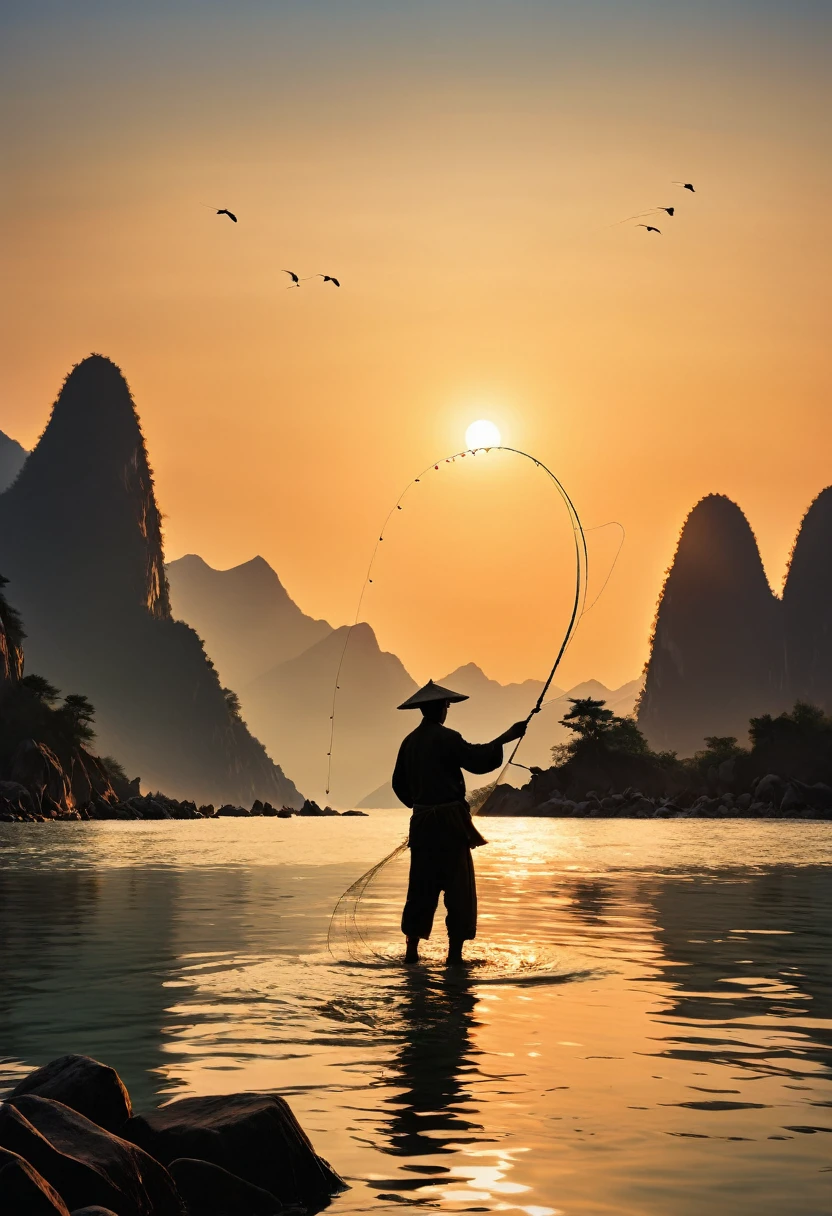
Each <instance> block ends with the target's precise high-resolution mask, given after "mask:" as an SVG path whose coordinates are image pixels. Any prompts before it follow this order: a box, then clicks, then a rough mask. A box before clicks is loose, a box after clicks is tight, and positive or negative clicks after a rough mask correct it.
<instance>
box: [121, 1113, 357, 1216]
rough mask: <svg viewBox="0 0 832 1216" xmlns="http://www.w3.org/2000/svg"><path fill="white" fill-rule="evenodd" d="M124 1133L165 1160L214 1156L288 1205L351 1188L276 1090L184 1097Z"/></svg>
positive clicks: (214, 1161)
mask: <svg viewBox="0 0 832 1216" xmlns="http://www.w3.org/2000/svg"><path fill="white" fill-rule="evenodd" d="M125 1134H126V1135H127V1136H129V1138H130V1139H131V1140H132V1141H133V1142H134V1143H135V1144H138V1145H140V1146H141V1147H142V1148H143V1149H145V1150H146V1151H147V1152H148V1153H151V1154H152V1155H153V1156H154V1157H156V1159H157V1160H159V1161H161V1162H163V1163H164V1164H165V1165H168V1164H170V1162H172V1161H175V1160H176V1159H177V1158H179V1157H196V1158H199V1159H200V1160H201V1161H210V1162H211V1163H212V1164H213V1165H219V1166H221V1167H222V1168H223V1169H225V1170H228V1171H230V1172H231V1173H233V1174H237V1175H238V1176H239V1177H241V1178H244V1179H245V1180H246V1182H251V1183H253V1184H254V1185H255V1186H259V1187H263V1188H264V1189H265V1190H267V1191H269V1192H271V1194H273V1195H276V1196H277V1197H278V1199H280V1200H281V1202H282V1203H297V1202H300V1203H306V1202H307V1201H309V1200H319V1199H323V1198H325V1197H327V1196H330V1195H334V1194H336V1193H337V1192H339V1191H341V1190H344V1189H346V1184H345V1183H344V1182H343V1181H342V1179H341V1178H339V1177H338V1175H337V1174H336V1173H335V1171H334V1170H333V1169H332V1167H331V1166H330V1165H329V1164H328V1163H327V1162H326V1161H324V1160H323V1158H322V1157H319V1156H318V1155H317V1154H316V1152H315V1150H314V1148H313V1147H312V1145H311V1143H310V1141H309V1139H308V1137H307V1136H306V1134H305V1132H304V1131H303V1129H302V1128H301V1126H300V1124H299V1123H298V1121H297V1120H296V1119H295V1116H294V1115H293V1114H292V1111H291V1108H290V1107H289V1104H288V1103H287V1102H285V1101H284V1099H283V1098H279V1097H277V1095H270V1094H228V1095H225V1096H219V1097H211V1098H182V1099H180V1100H179V1101H177V1102H171V1103H169V1104H168V1105H167V1106H162V1107H160V1108H159V1109H158V1110H155V1111H153V1112H152V1113H150V1114H147V1115H139V1116H135V1117H134V1118H133V1119H131V1120H130V1122H129V1124H128V1125H127V1129H126V1132H125Z"/></svg>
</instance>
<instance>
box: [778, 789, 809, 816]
mask: <svg viewBox="0 0 832 1216" xmlns="http://www.w3.org/2000/svg"><path fill="white" fill-rule="evenodd" d="M805 805H806V799H805V798H804V796H803V794H802V793H801V791H800V790H799V789H797V787H796V786H795V785H793V784H792V782H789V784H788V785H787V786H786V789H785V791H784V793H783V797H782V798H781V799H780V814H781V815H788V814H789V812H790V811H796V810H799V809H800V808H802V807H804V806H805Z"/></svg>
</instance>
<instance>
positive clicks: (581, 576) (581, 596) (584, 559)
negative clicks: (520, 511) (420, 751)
mask: <svg viewBox="0 0 832 1216" xmlns="http://www.w3.org/2000/svg"><path fill="white" fill-rule="evenodd" d="M491 451H497V452H511V453H512V454H513V455H515V456H522V457H523V458H524V459H525V460H530V461H531V462H532V464H534V465H535V466H536V467H537V468H539V469H542V470H543V472H544V473H546V475H547V476H548V477H549V479H550V480H551V481H552V483H553V484H554V486H555V487H556V489H557V491H558V493H559V494H560V496H561V498H562V500H563V502H564V505H565V506H566V509H567V513H568V515H569V520H570V523H571V525H572V532H573V536H574V540H575V567H576V569H575V595H574V599H573V605H572V612H571V615H570V618H569V624H568V626H567V630H566V634H565V635H564V639H563V642H562V643H561V645H560V648H559V650H558V653H557V656H556V658H555V661H554V663H553V665H552V668H551V670H550V672H549V674H548V676H547V678H546V681H545V683H544V685H543V688H542V689H541V693H540V696H539V697H538V699H537V702H536V704H535V705H534V707H533V708H532V709H531V710H530V712H529V714H528V717H527V718H526V719H525V721H526V723H528V722H530V721H531V719H532V717H533V716H534V714H536V713H538V712H539V710H540V707H541V705H542V703H543V699H544V698H545V696H546V693H547V692H548V690H549V687H550V685H551V683H552V680H553V679H554V678H555V673H556V671H557V669H558V666H559V665H560V662H561V659H562V658H563V655H564V653H565V651H566V647H567V645H568V644H569V641H570V640H571V637H572V634H573V633H574V631H575V629H576V627H577V623H578V620H579V619H580V616H582V615H583V607H584V605H585V603H586V591H587V580H588V572H589V553H588V550H587V543H586V535H585V533H584V529H583V526H582V524H581V520H580V517H579V515H578V512H577V510H576V508H575V504H574V503H573V502H572V499H571V498H570V497H569V495H568V493H567V492H566V488H565V487H564V485H563V483H562V482H561V481H560V480H559V478H558V477H556V476H555V474H554V473H553V472H552V470H551V469H550V468H548V466H547V465H545V464H544V463H543V461H542V460H538V459H537V457H536V456H532V455H530V454H529V453H528V452H524V451H522V449H521V448H513V447H509V446H508V445H505V444H498V445H495V446H494V447H493V448H491V447H479V448H466V449H465V450H464V451H462V452H455V453H454V454H453V455H452V456H445V457H440V459H439V460H438V461H431V463H430V464H429V465H426V466H425V467H424V469H422V471H421V472H420V473H419V474H418V476H416V477H413V478H411V480H410V481H409V482H408V483H407V485H406V486H405V488H404V489H403V490H402V492H401V494H399V497H398V498H397V499H396V501H395V503H394V504H393V506H392V507H391V508H390V510H389V511H388V513H387V516H386V518H385V520H384V523H383V525H382V527H381V531H380V532H379V537H378V540H377V541H376V543H375V546H374V548H373V552H372V555H371V557H370V562H369V565H368V566H367V573H366V575H365V577H364V582H363V584H362V587H361V593H360V595H359V597H358V604H357V605H356V610H355V616H354V618H353V621H352V623H351V624H350V625H349V626H348V628H347V633H346V637H345V638H344V645H343V648H342V650H341V655H340V658H339V660H338V666H337V668H336V673H335V683H334V686H333V690H332V704H331V713H330V715H329V722H330V727H329V748H328V751H327V776H326V794H327V796H329V794H330V792H331V788H332V752H333V750H334V741H335V712H336V706H337V698H338V693H339V692H340V683H339V680H340V677H341V671H342V670H343V666H344V659H345V658H346V654H347V647H348V646H349V643H350V638H351V636H352V631H353V629H355V627H356V625H357V624H358V618H359V616H360V615H361V608H362V605H363V603H364V596H365V594H366V592H367V589H368V587H369V586H370V584H371V583H372V581H373V580H372V577H371V576H372V572H373V567H374V565H375V561H376V558H377V556H378V550H379V546H380V545H381V543H382V542H383V540H384V533H385V531H386V529H387V526H388V524H389V523H390V520H391V519H392V518H393V516H394V514H395V513H396V511H401V510H402V505H401V504H402V501H403V499H404V498H405V496H406V495H407V493H408V491H409V490H411V489H412V487H413V486H414V485H416V484H417V483H419V482H420V481H421V479H422V478H423V477H424V476H425V474H426V473H429V472H430V471H431V470H434V471H435V472H438V471H439V468H440V467H441V465H442V464H452V463H453V462H454V461H455V460H456V459H457V458H460V459H463V460H464V458H465V457H466V456H469V455H470V456H475V455H476V454H477V453H478V452H486V453H488V452H491ZM520 743H521V740H519V739H518V740H517V742H516V744H515V746H514V749H513V751H512V753H511V755H510V756H509V759H508V761H507V762H506V764H505V766H504V768H503V770H502V772H501V774H500V777H499V778H498V779H497V784H499V782H500V779H501V778H502V776H503V775H504V773H505V771H506V769H507V768H508V766H509V765H510V764H511V763H512V761H513V760H514V756H515V755H516V753H517V749H518V748H519V746H520Z"/></svg>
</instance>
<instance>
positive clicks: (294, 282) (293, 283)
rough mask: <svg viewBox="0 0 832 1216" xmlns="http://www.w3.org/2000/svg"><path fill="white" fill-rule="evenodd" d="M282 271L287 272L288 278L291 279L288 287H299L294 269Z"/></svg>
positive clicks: (298, 280)
mask: <svg viewBox="0 0 832 1216" xmlns="http://www.w3.org/2000/svg"><path fill="white" fill-rule="evenodd" d="M283 273H284V274H288V276H289V278H290V279H291V280H292V281H291V283H290V284H289V287H300V279H299V278H298V276H297V275H296V274H295V272H294V270H284V271H283ZM287 290H288V288H287Z"/></svg>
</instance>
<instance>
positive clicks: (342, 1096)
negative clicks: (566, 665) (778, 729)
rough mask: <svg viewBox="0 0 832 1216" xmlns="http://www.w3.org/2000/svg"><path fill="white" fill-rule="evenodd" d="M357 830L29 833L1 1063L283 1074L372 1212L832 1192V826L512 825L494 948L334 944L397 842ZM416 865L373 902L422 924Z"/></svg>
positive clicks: (16, 864)
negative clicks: (821, 829) (357, 881)
mask: <svg viewBox="0 0 832 1216" xmlns="http://www.w3.org/2000/svg"><path fill="white" fill-rule="evenodd" d="M134 826H136V827H137V826H139V825H127V827H128V828H132V827H134ZM164 826H167V825H164ZM194 826H195V827H197V828H200V829H201V832H200V833H199V834H198V833H196V832H191V834H190V835H188V832H190V831H191V829H192V828H193V827H194ZM354 826H355V830H356V832H361V831H365V832H366V833H367V835H366V837H365V843H364V845H363V846H362V847H363V848H364V849H365V855H363V856H362V855H361V854H360V850H357V849H356V846H355V841H356V839H359V837H357V836H350V837H347V836H346V835H345V848H346V845H347V843H348V842H349V841H352V842H353V843H352V844H351V845H350V847H351V848H353V849H355V850H356V855H354V856H352V857H351V858H349V859H347V860H339V862H338V863H337V864H325V865H320V864H318V865H315V864H312V862H311V861H310V855H314V851H315V850H316V849H317V851H318V853H319V854H320V855H321V856H323V857H326V856H327V855H331V853H332V851H333V843H332V839H331V836H330V834H331V833H332V831H333V828H332V826H331V824H325V825H323V827H322V826H321V825H320V824H316V823H315V822H314V821H310V822H308V823H297V824H291V825H290V827H291V829H292V831H295V830H297V837H296V838H295V841H294V843H293V842H292V838H291V837H289V836H288V835H285V834H284V835H281V836H277V835H275V836H268V835H266V834H265V833H266V832H274V833H278V832H280V833H287V832H288V830H289V829H287V828H284V827H283V825H282V821H281V823H280V824H278V825H277V826H276V827H275V826H274V825H268V826H267V827H264V828H262V829H261V828H259V827H258V828H256V829H255V825H247V824H239V823H237V824H235V823H233V822H230V821H229V823H228V824H227V825H212V830H214V831H216V832H217V833H218V836H217V837H213V838H210V840H209V839H206V836H205V829H204V827H202V825H199V824H197V825H188V824H184V825H170V831H169V832H168V835H167V836H165V835H164V833H163V831H162V829H161V827H160V825H151V827H150V828H148V829H144V831H145V832H146V833H147V834H146V835H145V836H143V837H142V836H140V835H139V834H138V833H135V834H132V835H131V834H130V832H129V831H126V830H125V831H124V832H121V831H116V830H115V829H114V833H113V836H112V837H109V836H108V835H107V834H106V833H101V834H100V835H98V834H96V833H89V834H88V835H86V836H82V835H81V834H80V833H79V834H78V836H77V837H76V838H75V839H76V840H77V841H78V842H83V843H84V845H85V847H86V848H87V849H88V850H89V855H84V854H82V853H81V851H80V843H78V844H76V843H73V838H72V837H70V836H65V837H55V839H56V841H58V842H62V843H60V847H56V850H55V854H54V856H53V858H52V861H51V862H50V860H49V857H48V855H46V853H45V852H44V850H43V849H42V848H41V850H40V851H39V852H37V853H36V854H32V853H29V852H27V851H26V850H24V849H19V850H18V852H17V853H16V854H15V855H14V859H13V861H11V860H10V854H9V852H4V853H0V858H2V859H3V860H4V865H3V867H2V868H0V918H2V920H1V921H0V923H2V925H3V932H2V933H0V968H2V971H1V972H0V974H2V982H0V1087H2V1085H3V1083H4V1081H5V1082H6V1083H9V1082H11V1081H12V1080H13V1079H14V1077H15V1076H16V1075H18V1074H19V1073H21V1072H23V1071H25V1070H26V1069H28V1068H31V1067H34V1066H35V1065H37V1064H40V1063H42V1062H44V1061H45V1060H46V1059H49V1058H50V1057H53V1056H55V1055H58V1054H60V1053H61V1052H64V1051H70V1050H74V1051H78V1050H80V1051H85V1052H89V1053H90V1054H93V1055H97V1056H99V1057H101V1058H104V1059H106V1060H107V1061H109V1062H112V1063H113V1064H114V1065H115V1066H116V1067H117V1068H118V1069H119V1071H121V1072H122V1074H123V1075H124V1077H125V1080H126V1081H127V1083H128V1085H129V1087H130V1089H131V1092H132V1093H133V1095H134V1098H135V1100H136V1104H137V1106H139V1107H142V1106H147V1105H149V1104H150V1103H151V1102H153V1101H158V1100H160V1099H163V1098H164V1097H166V1096H169V1095H172V1094H175V1093H177V1092H187V1093H191V1092H202V1093H207V1092H230V1091H234V1090H237V1089H247V1088H263V1089H276V1090H279V1091H282V1092H284V1093H286V1094H287V1095H288V1096H289V1097H290V1100H291V1102H292V1104H293V1106H294V1107H295V1109H296V1110H297V1112H298V1115H299V1117H300V1118H301V1121H302V1123H303V1124H304V1126H305V1127H307V1129H308V1130H309V1132H310V1134H311V1135H312V1138H313V1140H314V1142H315V1144H316V1146H317V1147H318V1148H319V1150H320V1151H322V1152H324V1153H325V1154H326V1155H327V1156H328V1157H329V1158H331V1159H332V1160H333V1161H334V1163H335V1164H336V1165H337V1167H338V1168H340V1169H341V1170H342V1171H343V1172H344V1173H346V1174H348V1175H349V1176H350V1178H351V1179H352V1181H353V1184H354V1186H353V1190H352V1191H351V1192H348V1193H347V1194H346V1195H345V1196H343V1197H341V1198H339V1199H338V1200H337V1201H336V1203H335V1205H334V1209H333V1210H335V1209H340V1210H341V1211H343V1212H344V1213H346V1212H353V1211H354V1212H358V1211H362V1210H366V1208H367V1206H376V1207H388V1208H391V1207H392V1206H393V1205H394V1204H401V1203H409V1204H413V1203H415V1204H419V1205H424V1204H428V1205H431V1206H439V1207H443V1208H448V1209H450V1210H454V1211H459V1210H477V1209H480V1210H483V1209H485V1210H489V1211H499V1210H516V1209H519V1210H522V1211H523V1212H525V1213H526V1216H553V1214H554V1213H556V1212H564V1213H567V1212H569V1213H572V1212H575V1213H577V1212H586V1213H596V1212H608V1213H613V1212H622V1211H631V1212H639V1213H645V1214H646V1216H659V1214H660V1213H662V1214H664V1213H666V1212H667V1211H670V1210H672V1211H673V1212H674V1216H693V1214H694V1213H696V1214H697V1216H698V1214H699V1212H701V1209H702V1207H703V1206H704V1205H706V1204H710V1205H711V1206H712V1207H714V1209H715V1210H717V1211H719V1210H724V1204H723V1201H724V1195H725V1193H730V1194H731V1197H732V1199H731V1210H732V1216H733V1213H738V1214H740V1216H745V1214H746V1213H748V1216H750V1214H751V1213H752V1212H753V1213H754V1216H774V1213H775V1212H776V1213H778V1216H779V1214H780V1213H782V1212H783V1211H789V1212H790V1214H791V1213H794V1214H795V1216H817V1213H819V1212H821V1211H826V1210H830V1207H832V1204H830V1203H829V1195H828V1188H829V1184H830V1182H832V1174H830V1173H829V1172H827V1173H823V1171H824V1170H825V1168H826V1166H827V1165H828V1160H829V1152H830V1149H831V1148H832V1117H831V1116H830V1102H832V831H828V832H827V835H826V837H821V836H820V835H818V834H817V832H815V835H814V836H812V835H811V834H807V835H806V836H805V837H802V838H801V840H800V847H801V849H803V850H806V851H807V852H808V848H809V845H810V844H811V847H812V848H814V849H815V854H814V860H812V858H810V857H809V856H805V857H804V856H800V855H798V853H797V851H796V842H795V841H794V840H793V841H792V842H791V845H790V847H791V849H792V852H791V853H789V852H788V850H784V848H783V843H782V841H779V840H778V839H777V837H776V835H775V834H774V833H767V832H766V831H765V830H763V831H761V832H758V833H757V835H753V834H751V832H750V829H753V828H754V826H755V825H743V829H742V830H743V831H745V832H746V837H745V839H744V840H743V841H739V843H738V842H737V841H736V840H732V839H731V838H730V837H728V836H726V835H722V836H720V828H715V829H714V831H715V835H714V836H713V837H711V838H710V839H709V840H708V841H707V842H702V841H701V840H699V839H698V838H697V837H696V835H695V833H696V832H697V831H698V829H697V827H696V825H665V824H662V825H633V827H632V833H631V835H630V839H628V840H627V841H626V842H623V841H621V839H620V835H619V834H620V831H621V828H620V825H604V824H592V823H590V824H584V825H566V826H564V825H558V824H546V823H541V822H540V821H537V822H533V823H529V824H510V825H508V824H507V825H498V824H496V823H495V824H492V825H489V828H490V831H489V835H490V836H491V838H492V841H493V842H494V843H493V844H492V846H490V848H489V850H482V851H481V852H482V854H483V856H482V858H480V857H478V858H477V864H478V867H479V873H480V879H481V883H480V887H481V896H482V910H483V922H482V928H483V932H482V938H483V940H482V941H481V942H479V943H478V944H477V946H476V947H475V948H474V953H476V954H477V955H480V956H481V957H482V959H483V961H482V963H481V964H480V965H479V966H477V967H474V968H472V970H471V971H470V972H468V973H467V974H466V973H453V972H446V971H445V970H444V968H442V967H424V968H423V967H419V968H414V969H405V968H402V967H400V966H397V965H393V964H391V963H390V962H389V961H386V960H385V958H384V957H382V958H381V959H379V958H378V957H376V956H375V955H370V957H369V958H368V959H367V960H365V961H362V960H358V961H357V962H356V961H355V960H352V961H351V962H349V963H347V964H338V963H337V962H336V961H335V960H333V959H332V958H331V957H330V956H329V955H328V954H327V953H326V950H325V941H326V930H327V924H328V917H329V912H330V910H331V908H332V906H333V905H334V903H335V900H336V898H337V896H338V895H339V894H340V892H341V891H342V890H343V889H344V888H345V887H346V886H347V885H348V883H349V882H350V881H351V880H352V879H353V878H354V877H355V876H356V874H357V873H360V872H361V870H362V869H366V867H367V865H368V864H369V863H370V862H371V861H372V860H373V859H374V858H375V857H376V855H377V854H380V853H382V852H383V851H384V845H385V843H386V842H385V841H383V840H381V841H380V840H379V838H378V829H374V826H373V825H372V823H370V824H367V823H366V821H359V822H358V824H357V826H356V825H353V824H347V823H344V824H343V825H336V828H339V829H341V830H343V831H344V832H345V833H346V831H347V830H349V831H352V829H353V827H354ZM766 826H768V825H766ZM771 826H776V825H771ZM657 829H658V831H659V832H663V833H665V835H664V836H663V843H662V842H661V841H657V838H656V834H655V833H656V832H657ZM681 829H684V830H686V831H687V835H685V834H683V831H682V830H681ZM16 830H17V829H15V831H16ZM648 830H651V831H652V832H653V833H654V835H652V836H650V835H648V834H647V833H648ZM249 831H251V833H252V834H251V836H250V837H246V835H245V833H246V832H249ZM255 831H260V832H262V833H263V834H261V835H260V836H257V835H256V834H255ZM639 832H643V835H642V836H641V837H640V838H637V835H638V833H639ZM301 833H305V835H303V836H302V835H301ZM315 833H318V836H315ZM570 833H571V834H570ZM399 834H400V825H399V824H398V823H396V822H394V823H392V825H391V827H390V831H389V835H390V836H391V838H392V840H393V842H395V839H396V838H397V837H398V836H399ZM42 838H43V837H41V838H39V839H42ZM15 839H18V838H17V837H16V838H15ZM19 839H21V840H22V839H23V836H21V837H19ZM32 839H36V838H35V837H34V836H32ZM108 840H111V843H112V849H110V850H109V851H108V846H107V841H108ZM67 842H69V843H67ZM812 842H813V843H812ZM0 843H2V832H0ZM301 844H302V848H301ZM96 846H97V847H99V848H100V849H101V853H100V855H99V856H98V857H96V855H95V847H96ZM212 849H213V852H212V851H211V850H212ZM292 849H294V852H292ZM67 850H69V852H68V851H67ZM165 850H167V851H165ZM731 850H733V852H732V851H731ZM778 851H779V853H778ZM143 852H147V854H148V856H147V858H146V860H145V861H144V862H143V861H142V854H143ZM229 855H231V856H233V858H234V861H233V864H230V863H229V861H228V857H229ZM114 856H117V857H118V858H119V864H118V865H114V864H113V863H112V859H113V857H114ZM195 857H196V858H198V862H199V864H196V863H195V861H194V860H193V859H194V858H195ZM810 861H811V864H809V862H810ZM164 863H166V864H164ZM389 881H390V884H391V885H390V889H389V890H378V891H377V892H376V893H375V899H374V903H373V905H372V916H373V917H375V918H377V919H378V921H379V926H378V927H379V931H382V930H383V929H384V923H387V925H388V928H387V930H386V931H387V933H388V937H389V943H388V944H389V945H391V946H392V945H393V944H395V945H396V946H398V938H397V935H396V933H395V921H396V916H397V913H398V910H399V900H400V896H401V892H400V891H399V890H398V888H397V887H396V883H397V881H398V878H397V876H396V874H395V873H393V874H392V875H391V876H390V878H389ZM385 918H386V922H385ZM389 953H392V949H391V950H388V954H389ZM532 957H536V958H537V959H538V962H537V963H536V964H535V967H532V968H531V969H530V964H529V960H530V959H531V958H532ZM541 960H542V961H543V963H544V964H545V965H543V966H541ZM553 961H554V963H556V964H557V966H556V967H555V968H553V969H549V970H547V966H548V965H549V964H550V963H552V962H553ZM535 968H536V969H535Z"/></svg>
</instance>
